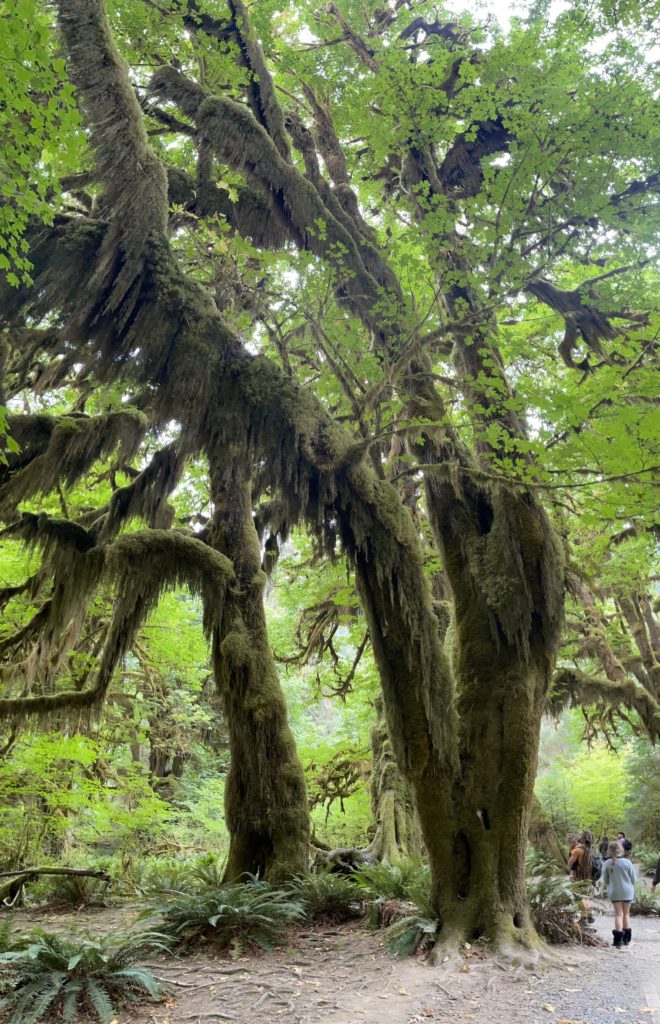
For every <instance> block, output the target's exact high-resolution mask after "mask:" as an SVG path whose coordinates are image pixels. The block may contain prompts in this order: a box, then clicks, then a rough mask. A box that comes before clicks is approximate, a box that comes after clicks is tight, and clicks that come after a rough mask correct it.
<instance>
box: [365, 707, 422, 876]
mask: <svg viewBox="0 0 660 1024" xmlns="http://www.w3.org/2000/svg"><path fill="white" fill-rule="evenodd" d="M376 713H377V719H376V722H375V723H374V725H373V726H372V729H371V749H372V753H373V772H372V776H371V810H372V814H373V818H374V822H375V823H376V832H375V835H374V838H373V839H372V841H371V843H370V844H369V854H370V856H372V857H373V858H374V859H375V860H385V861H387V862H388V863H390V864H396V863H397V862H398V861H400V860H405V859H406V858H408V857H421V855H422V849H423V847H422V833H421V828H420V824H419V819H418V817H417V811H416V810H415V800H414V796H413V792H412V789H411V787H410V785H409V783H408V781H407V779H406V778H405V776H404V775H403V774H402V773H401V772H400V771H399V766H398V764H397V762H396V757H395V756H394V750H393V748H392V742H391V740H390V737H389V733H388V731H387V722H386V720H385V712H384V709H383V702H382V700H380V699H379V700H377V702H376Z"/></svg>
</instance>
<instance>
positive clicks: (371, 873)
mask: <svg viewBox="0 0 660 1024" xmlns="http://www.w3.org/2000/svg"><path fill="white" fill-rule="evenodd" d="M353 877H354V879H355V881H356V882H357V884H358V886H359V887H360V888H361V889H362V890H363V892H364V893H365V894H366V895H367V896H369V897H371V899H372V900H373V901H374V902H373V904H372V906H371V909H370V911H369V917H368V923H369V925H370V926H371V927H374V928H384V929H385V932H384V938H385V942H386V944H387V946H388V949H389V950H390V952H391V953H392V954H394V955H395V956H413V955H414V954H415V953H417V952H418V951H419V950H423V949H430V948H431V946H432V945H433V943H434V942H435V937H436V934H437V930H438V920H437V919H436V917H435V913H434V910H433V907H432V905H431V872H430V868H429V867H428V865H426V864H422V863H421V861H416V860H406V861H401V862H400V863H399V864H387V863H385V862H384V863H382V864H371V865H369V866H367V867H364V868H361V869H360V870H359V871H358V872H357V873H356V874H355V875H354V876H353Z"/></svg>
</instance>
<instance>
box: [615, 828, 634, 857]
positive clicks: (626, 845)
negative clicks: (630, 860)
mask: <svg viewBox="0 0 660 1024" xmlns="http://www.w3.org/2000/svg"><path fill="white" fill-rule="evenodd" d="M617 839H618V841H619V842H620V843H621V845H622V847H623V852H624V853H625V855H626V856H628V854H629V853H630V851H631V850H632V843H631V842H630V840H629V839H626V833H625V832H617Z"/></svg>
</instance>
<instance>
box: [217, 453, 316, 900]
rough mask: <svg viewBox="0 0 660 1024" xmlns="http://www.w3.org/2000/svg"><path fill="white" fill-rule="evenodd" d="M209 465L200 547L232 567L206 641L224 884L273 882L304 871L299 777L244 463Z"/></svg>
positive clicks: (232, 459)
mask: <svg viewBox="0 0 660 1024" xmlns="http://www.w3.org/2000/svg"><path fill="white" fill-rule="evenodd" d="M209 462H210V476H211V488H212V498H213V503H214V506H215V511H214V516H213V521H212V526H211V531H210V538H209V539H210V541H211V544H212V545H213V546H214V547H215V548H216V549H217V550H220V551H222V552H223V553H224V554H226V555H227V557H228V558H230V559H231V561H232V562H233V565H234V570H235V573H236V578H237V584H236V586H235V587H234V589H233V590H232V591H231V592H230V593H228V595H227V603H226V605H225V609H224V614H223V618H222V624H221V627H220V629H219V630H218V631H217V633H216V634H215V635H214V638H213V662H214V672H215V677H216V680H217V684H218V688H219V690H220V692H221V694H222V697H223V700H224V711H225V717H226V720H227V725H228V729H229V749H230V754H231V763H230V769H229V773H228V775H227V781H226V786H225V813H226V821H227V827H228V829H229V833H230V846H229V857H228V860H227V868H226V871H225V880H226V881H236V880H238V879H240V878H241V876H243V875H245V874H248V873H249V874H252V875H259V876H260V877H262V878H267V879H268V880H269V881H276V880H278V879H281V878H284V877H286V876H290V875H294V874H301V873H305V872H307V871H308V870H309V814H308V809H307V791H306V785H305V777H304V774H303V769H302V765H301V763H300V761H299V760H298V755H297V752H296V746H295V740H294V738H293V734H292V733H291V730H290V729H289V726H288V724H287V712H286V703H285V700H284V696H283V694H282V690H281V688H280V684H279V679H278V676H277V670H276V668H275V662H274V659H273V655H272V652H271V649H270V646H269V643H268V635H267V632H266V619H265V614H264V608H263V600H262V594H263V589H264V586H265V583H266V576H265V574H264V573H263V572H262V571H261V551H260V547H259V538H258V537H257V533H256V530H255V528H254V523H253V519H252V491H251V484H250V472H249V461H248V460H247V459H246V458H245V457H244V455H243V454H242V453H239V452H238V450H234V451H232V452H231V453H230V454H229V455H228V456H227V457H226V461H224V460H223V458H222V457H221V456H220V455H219V454H218V453H216V452H214V451H213V450H211V451H210V452H209Z"/></svg>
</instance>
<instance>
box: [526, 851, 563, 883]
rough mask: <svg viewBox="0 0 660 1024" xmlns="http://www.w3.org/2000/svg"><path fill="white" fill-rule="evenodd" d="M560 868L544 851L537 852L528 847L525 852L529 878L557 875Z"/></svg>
mask: <svg viewBox="0 0 660 1024" xmlns="http://www.w3.org/2000/svg"><path fill="white" fill-rule="evenodd" d="M558 871H559V866H558V865H557V863H556V862H555V861H554V860H553V859H552V857H551V856H550V855H549V854H547V853H544V852H543V851H542V850H535V849H534V847H533V846H528V847H527V850H526V851H525V872H526V874H527V877H528V878H538V877H539V876H540V875H556V874H557V872H558Z"/></svg>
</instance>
